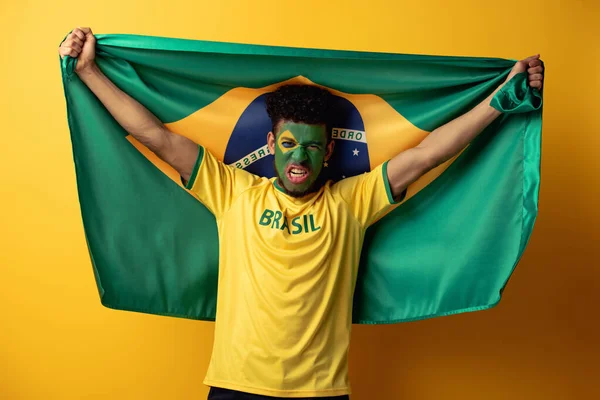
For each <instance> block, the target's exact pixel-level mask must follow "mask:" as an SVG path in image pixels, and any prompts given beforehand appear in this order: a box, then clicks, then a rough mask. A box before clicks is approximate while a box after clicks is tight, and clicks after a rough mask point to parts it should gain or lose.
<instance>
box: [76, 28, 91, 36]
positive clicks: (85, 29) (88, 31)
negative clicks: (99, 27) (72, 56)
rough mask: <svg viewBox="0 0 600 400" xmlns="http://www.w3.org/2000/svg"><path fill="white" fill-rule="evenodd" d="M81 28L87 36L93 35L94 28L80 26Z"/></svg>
mask: <svg viewBox="0 0 600 400" xmlns="http://www.w3.org/2000/svg"><path fill="white" fill-rule="evenodd" d="M79 29H80V30H81V32H83V33H84V34H85V35H86V36H87V35H90V34H92V35H93V33H92V30H91V29H90V28H88V27H79Z"/></svg>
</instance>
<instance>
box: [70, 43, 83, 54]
mask: <svg viewBox="0 0 600 400" xmlns="http://www.w3.org/2000/svg"><path fill="white" fill-rule="evenodd" d="M70 47H71V48H72V49H73V50H75V51H77V53H81V50H82V49H83V46H81V45H80V44H79V43H75V42H73V43H71V46H70Z"/></svg>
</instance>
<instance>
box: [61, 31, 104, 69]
mask: <svg viewBox="0 0 600 400" xmlns="http://www.w3.org/2000/svg"><path fill="white" fill-rule="evenodd" d="M58 53H59V54H60V57H61V58H65V57H66V56H70V57H73V58H77V65H76V67H75V72H81V71H83V70H85V69H86V68H89V67H91V66H93V65H94V59H95V58H96V38H95V37H94V34H93V33H92V30H91V29H90V28H75V29H73V32H71V33H70V34H69V36H67V38H66V39H65V41H64V42H62V44H61V45H60V48H59V49H58Z"/></svg>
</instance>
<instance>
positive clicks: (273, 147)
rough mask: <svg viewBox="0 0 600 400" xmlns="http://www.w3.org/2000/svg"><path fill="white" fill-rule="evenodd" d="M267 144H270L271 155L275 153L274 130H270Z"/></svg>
mask: <svg viewBox="0 0 600 400" xmlns="http://www.w3.org/2000/svg"><path fill="white" fill-rule="evenodd" d="M267 146H269V153H271V155H273V156H274V155H275V134H274V133H273V132H269V133H268V134H267Z"/></svg>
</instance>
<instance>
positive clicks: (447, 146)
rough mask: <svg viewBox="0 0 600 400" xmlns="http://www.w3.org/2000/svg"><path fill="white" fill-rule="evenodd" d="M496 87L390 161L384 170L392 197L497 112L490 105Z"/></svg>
mask: <svg viewBox="0 0 600 400" xmlns="http://www.w3.org/2000/svg"><path fill="white" fill-rule="evenodd" d="M500 88H501V87H499V88H498V89H496V91H494V93H492V94H491V95H490V96H489V97H488V98H486V99H485V100H484V101H483V102H481V103H480V104H479V105H477V106H476V107H475V108H474V109H472V110H471V111H469V112H467V113H466V114H463V115H462V116H460V117H458V118H456V119H454V120H452V121H450V122H448V123H447V124H445V125H442V126H441V127H439V128H437V129H435V130H434V131H433V132H431V133H430V134H429V135H427V137H426V138H425V139H424V140H423V141H422V142H421V143H420V144H419V145H418V146H416V147H413V148H411V149H408V150H406V151H403V152H401V153H400V154H398V155H397V156H396V157H394V158H393V159H391V160H390V162H389V164H388V168H387V173H388V180H389V182H390V187H391V190H392V194H393V196H394V198H396V197H397V196H399V195H400V194H401V193H402V192H403V191H404V189H405V188H407V187H408V186H409V185H410V184H412V183H413V182H415V181H416V180H417V179H419V177H421V176H422V175H423V174H425V173H426V172H427V171H429V170H431V169H433V168H435V167H437V166H438V165H440V164H442V163H444V162H445V161H447V160H449V159H451V158H452V157H454V156H455V155H456V154H458V153H459V152H460V151H461V150H462V149H464V148H465V146H466V145H467V144H469V143H470V142H471V141H472V140H473V139H474V138H475V137H476V136H477V135H479V134H480V133H481V132H482V131H483V130H484V129H485V127H487V126H488V125H489V124H491V123H492V121H494V119H496V118H497V117H498V116H499V115H500V112H499V111H497V110H496V109H494V108H493V107H491V106H490V102H491V100H492V98H493V97H494V95H495V94H496V93H497V92H498V90H500Z"/></svg>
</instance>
